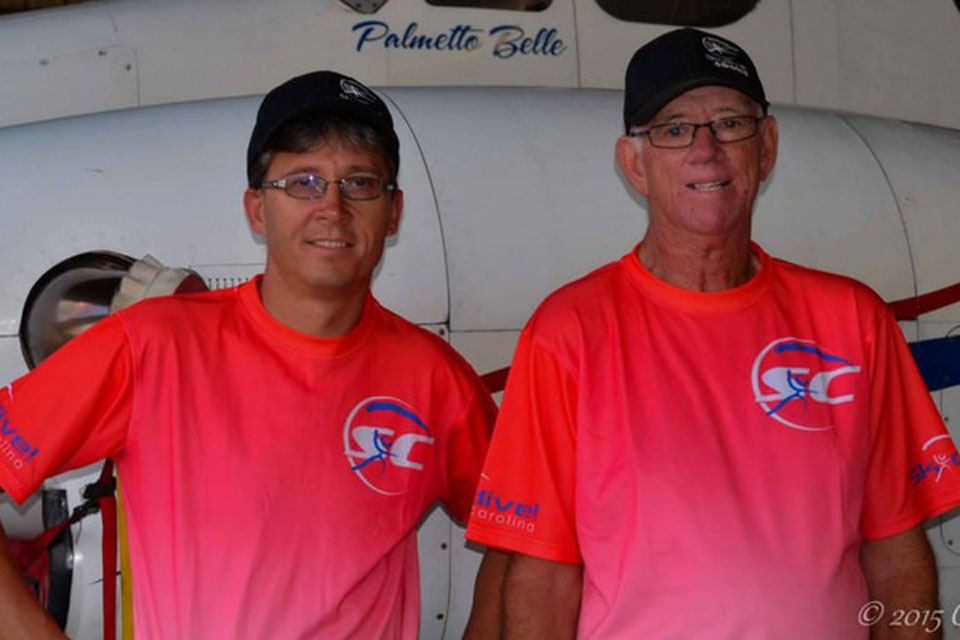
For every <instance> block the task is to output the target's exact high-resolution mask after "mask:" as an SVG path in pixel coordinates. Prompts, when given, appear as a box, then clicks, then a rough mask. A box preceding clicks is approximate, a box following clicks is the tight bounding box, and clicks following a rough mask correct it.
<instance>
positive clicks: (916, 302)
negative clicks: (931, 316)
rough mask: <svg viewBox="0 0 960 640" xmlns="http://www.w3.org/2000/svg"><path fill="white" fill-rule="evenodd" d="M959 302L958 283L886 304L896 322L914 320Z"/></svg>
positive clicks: (959, 287)
mask: <svg viewBox="0 0 960 640" xmlns="http://www.w3.org/2000/svg"><path fill="white" fill-rule="evenodd" d="M957 301H960V283H957V284H954V285H950V286H949V287H944V288H943V289H937V290H936V291H931V292H929V293H924V294H923V295H919V296H916V297H912V298H904V299H903V300H894V301H893V302H888V303H887V304H888V305H889V306H890V309H891V310H892V311H893V315H895V316H896V317H897V320H916V318H917V316H920V315H923V314H925V313H929V312H931V311H935V310H937V309H940V308H942V307H945V306H947V305H950V304H953V303H954V302H957Z"/></svg>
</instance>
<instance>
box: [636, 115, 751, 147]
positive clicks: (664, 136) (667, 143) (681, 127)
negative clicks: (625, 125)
mask: <svg viewBox="0 0 960 640" xmlns="http://www.w3.org/2000/svg"><path fill="white" fill-rule="evenodd" d="M764 117H766V116H764ZM761 120H763V118H758V117H757V116H729V117H726V118H717V119H716V120H711V121H710V122H704V123H701V124H694V123H693V122H669V123H667V124H658V125H655V126H652V127H648V128H646V129H644V130H642V131H631V132H630V134H629V135H630V136H632V137H637V136H647V138H649V139H650V144H652V145H653V146H655V147H660V148H663V149H682V148H683V147H689V146H690V145H692V144H693V140H694V138H696V137H697V130H698V129H699V128H700V127H707V128H708V129H710V132H711V133H713V139H714V140H716V141H717V142H719V143H720V144H727V143H729V142H740V141H741V140H746V139H747V138H752V137H753V136H755V135H757V131H758V130H759V128H760V121H761Z"/></svg>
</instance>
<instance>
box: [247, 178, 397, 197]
mask: <svg viewBox="0 0 960 640" xmlns="http://www.w3.org/2000/svg"><path fill="white" fill-rule="evenodd" d="M331 184H335V185H337V191H339V192H340V195H341V196H343V197H344V198H346V199H347V200H376V199H377V198H379V197H380V194H381V193H383V192H384V191H396V190H397V184H396V183H395V182H385V181H384V180H381V179H380V178H374V177H373V176H347V177H346V178H340V179H339V180H327V179H326V178H323V177H321V176H318V175H317V174H315V173H295V174H293V175H290V176H287V177H286V178H280V179H279V180H264V181H263V182H262V183H261V184H260V188H261V189H283V191H284V193H286V194H287V195H288V196H290V197H291V198H296V199H297V200H318V199H320V198H322V197H323V196H324V195H325V194H326V193H327V187H329V186H330V185H331Z"/></svg>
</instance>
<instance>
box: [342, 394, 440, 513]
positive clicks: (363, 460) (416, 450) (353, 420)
mask: <svg viewBox="0 0 960 640" xmlns="http://www.w3.org/2000/svg"><path fill="white" fill-rule="evenodd" d="M433 442H434V438H433V435H432V433H431V432H430V428H429V427H428V426H427V425H426V424H425V423H424V422H423V420H421V419H420V417H419V415H418V413H417V411H416V410H415V409H414V408H413V407H412V406H410V405H409V404H407V403H406V402H404V401H403V400H400V399H399V398H393V397H390V396H373V397H370V398H365V399H364V400H361V401H360V402H359V403H358V404H357V405H356V406H355V407H354V408H353V410H351V411H350V415H349V416H348V417H347V421H346V423H345V424H344V425H343V451H344V455H345V456H346V457H347V462H348V463H349V464H350V470H351V471H353V473H354V474H355V475H356V476H357V477H358V478H360V480H361V481H362V482H363V483H364V484H365V485H367V487H369V488H370V489H372V490H374V491H376V492H377V493H380V494H383V495H387V496H396V495H400V494H402V493H404V492H405V491H406V489H407V487H408V486H409V485H410V483H411V482H412V481H413V480H414V479H415V476H416V474H420V473H423V470H424V467H425V465H426V464H428V461H429V460H430V449H432V446H433Z"/></svg>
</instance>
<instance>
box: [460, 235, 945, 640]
mask: <svg viewBox="0 0 960 640" xmlns="http://www.w3.org/2000/svg"><path fill="white" fill-rule="evenodd" d="M754 250H755V252H756V253H757V255H758V256H759V258H760V260H761V265H762V266H761V270H760V272H759V274H758V275H757V276H756V277H755V278H753V279H752V280H751V281H750V282H748V283H747V284H745V285H743V286H741V287H738V288H736V289H733V290H730V291H726V292H721V293H694V292H690V291H685V290H681V289H677V288H675V287H672V286H670V285H668V284H666V283H664V282H662V281H660V280H657V279H656V278H654V277H653V276H652V275H651V274H650V273H648V272H647V271H646V270H645V269H644V268H643V267H642V265H641V264H640V262H639V260H637V258H636V256H635V255H634V254H630V255H627V256H625V257H624V258H623V259H621V260H620V261H619V262H616V263H613V264H611V265H608V266H606V267H604V268H601V269H599V270H598V271H595V272H594V273H592V274H590V275H588V276H586V277H585V278H583V279H581V280H579V281H577V282H574V283H572V284H570V285H568V286H566V287H564V288H562V289H560V290H559V291H558V292H556V293H554V294H553V295H552V296H550V297H549V298H548V299H547V300H546V301H545V302H544V303H543V304H542V305H541V307H540V308H539V309H538V311H537V312H536V314H535V315H534V317H533V318H532V319H531V321H530V323H529V324H528V326H527V327H526V329H525V330H524V333H523V335H522V337H521V339H520V344H519V346H518V347H517V352H516V355H515V359H514V363H513V368H512V370H511V373H510V378H509V381H508V384H507V389H506V394H505V396H504V402H503V405H502V406H501V410H500V415H499V418H498V422H497V427H496V430H495V432H494V439H493V442H492V444H491V449H490V452H489V455H488V458H487V461H486V463H485V465H484V473H483V475H481V480H480V484H479V487H478V489H479V490H478V494H477V498H476V500H475V504H474V507H473V512H472V515H471V519H470V524H469V527H468V530H467V537H468V538H471V539H473V540H475V541H477V542H480V543H483V544H486V545H491V546H495V547H501V548H506V549H510V550H515V551H520V552H523V553H526V554H529V555H533V556H538V557H542V558H547V559H550V560H555V561H560V562H570V563H577V562H582V563H583V564H584V584H583V599H582V606H581V612H580V621H579V631H580V636H581V637H583V638H603V639H604V640H606V639H610V638H628V639H630V640H635V639H637V638H658V639H660V638H678V639H690V638H704V639H707V638H709V639H710V640H716V639H719V638H736V639H738V640H743V639H751V638H755V639H769V638H817V639H818V640H819V639H829V638H836V639H843V640H848V639H850V638H866V637H867V635H868V633H869V629H868V628H866V627H862V626H860V625H859V624H858V622H857V612H858V610H859V608H860V607H861V605H862V604H863V603H864V602H866V595H867V594H866V590H865V581H864V578H863V575H862V571H861V568H860V564H859V559H858V553H859V549H860V543H861V540H862V538H878V537H885V536H889V535H892V534H895V533H899V532H902V531H904V530H906V529H908V528H910V527H912V526H914V525H916V524H917V523H919V522H920V521H922V520H923V519H925V518H928V517H931V516H933V515H935V514H938V513H940V512H943V511H945V510H947V509H949V508H950V507H953V506H955V505H956V504H958V503H960V459H958V456H957V453H956V449H955V448H954V446H953V443H952V442H951V440H950V438H949V437H948V436H947V435H946V431H945V429H944V426H943V423H942V421H941V420H940V417H939V415H938V413H937V411H936V409H935V407H934V405H933V403H932V401H931V398H930V394H929V393H928V392H927V390H926V388H925V387H924V385H923V383H922V380H921V379H920V376H919V374H918V372H917V370H916V367H915V365H914V363H913V360H912V358H911V356H910V352H909V349H908V348H907V346H906V344H905V342H904V340H903V337H902V335H901V333H900V331H899V328H898V327H897V325H896V322H895V321H894V319H893V317H892V316H891V314H890V313H889V311H888V310H887V309H886V307H885V305H884V304H883V302H882V301H881V300H880V299H879V298H878V297H877V296H876V295H875V294H874V293H873V292H871V291H870V290H869V289H867V288H866V287H865V286H863V285H861V284H859V283H857V282H855V281H853V280H850V279H848V278H844V277H841V276H835V275H830V274H825V273H821V272H816V271H813V270H810V269H805V268H802V267H798V266H796V265H792V264H789V263H786V262H782V261H779V260H774V259H771V258H769V257H768V256H766V255H765V254H764V253H763V252H762V251H761V250H760V248H759V247H754Z"/></svg>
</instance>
